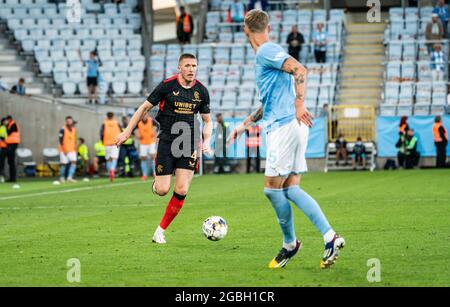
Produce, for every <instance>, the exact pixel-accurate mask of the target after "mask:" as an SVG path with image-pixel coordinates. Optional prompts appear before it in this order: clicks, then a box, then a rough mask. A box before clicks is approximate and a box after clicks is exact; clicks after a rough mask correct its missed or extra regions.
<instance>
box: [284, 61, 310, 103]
mask: <svg viewBox="0 0 450 307" xmlns="http://www.w3.org/2000/svg"><path fill="white" fill-rule="evenodd" d="M283 70H284V71H285V72H287V73H289V74H291V75H292V76H294V80H295V92H296V97H297V99H298V100H301V101H302V102H303V101H304V98H305V92H306V79H307V75H308V70H307V69H306V67H305V66H303V65H302V64H300V63H299V62H298V61H297V60H295V59H294V58H293V57H290V58H289V59H287V60H286V61H285V62H284V64H283Z"/></svg>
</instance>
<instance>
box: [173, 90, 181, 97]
mask: <svg viewBox="0 0 450 307" xmlns="http://www.w3.org/2000/svg"><path fill="white" fill-rule="evenodd" d="M172 93H173V95H174V96H178V95H180V91H178V92H175V91H172Z"/></svg>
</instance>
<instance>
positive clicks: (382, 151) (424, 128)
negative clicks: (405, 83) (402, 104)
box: [377, 115, 450, 157]
mask: <svg viewBox="0 0 450 307" xmlns="http://www.w3.org/2000/svg"><path fill="white" fill-rule="evenodd" d="M399 123H400V117H398V116H379V117H378V118H377V134H378V142H377V145H378V156H379V157H396V156H397V148H396V147H395V144H396V143H397V141H398V137H399V135H398V129H399ZM433 124H434V116H410V117H408V125H409V127H410V128H412V129H414V131H415V135H416V136H417V138H418V140H419V143H418V146H417V150H418V151H419V152H420V155H421V156H422V157H435V156H436V147H435V145H434V141H433V131H432V127H433ZM442 124H443V125H444V127H445V129H447V131H449V129H450V116H448V115H446V116H443V117H442ZM447 153H450V143H449V144H448V146H447Z"/></svg>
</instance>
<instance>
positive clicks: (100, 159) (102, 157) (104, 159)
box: [97, 156, 106, 165]
mask: <svg viewBox="0 0 450 307" xmlns="http://www.w3.org/2000/svg"><path fill="white" fill-rule="evenodd" d="M97 159H98V164H99V165H100V164H103V163H106V158H105V156H97Z"/></svg>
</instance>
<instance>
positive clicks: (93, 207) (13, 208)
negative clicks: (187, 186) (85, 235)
mask: <svg viewBox="0 0 450 307" xmlns="http://www.w3.org/2000/svg"><path fill="white" fill-rule="evenodd" d="M131 207H132V208H137V207H163V206H162V205H157V204H129V205H105V206H76V205H75V206H36V207H3V208H1V207H0V211H1V210H4V211H7V210H12V211H16V210H35V209H83V208H87V209H110V208H131Z"/></svg>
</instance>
